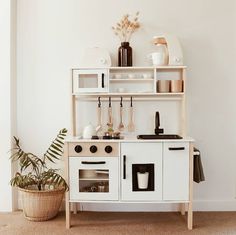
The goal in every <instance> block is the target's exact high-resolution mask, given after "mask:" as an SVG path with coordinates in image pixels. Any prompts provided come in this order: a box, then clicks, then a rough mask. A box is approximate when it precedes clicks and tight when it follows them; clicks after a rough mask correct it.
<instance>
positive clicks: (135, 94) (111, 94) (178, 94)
mask: <svg viewBox="0 0 236 235" xmlns="http://www.w3.org/2000/svg"><path fill="white" fill-rule="evenodd" d="M73 95H75V96H82V97H84V96H154V97H158V96H160V97H161V96H170V97H171V96H183V95H184V92H178V93H172V92H168V93H153V92H146V93H141V92H130V93H128V92H127V93H117V92H116V93H80V94H73Z"/></svg>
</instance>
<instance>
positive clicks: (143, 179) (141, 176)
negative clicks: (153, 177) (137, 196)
mask: <svg viewBox="0 0 236 235" xmlns="http://www.w3.org/2000/svg"><path fill="white" fill-rule="evenodd" d="M137 177H138V188H139V189H147V188H148V177H149V172H145V173H141V172H137Z"/></svg>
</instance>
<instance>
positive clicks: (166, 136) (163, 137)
mask: <svg viewBox="0 0 236 235" xmlns="http://www.w3.org/2000/svg"><path fill="white" fill-rule="evenodd" d="M137 138H138V139H142V140H153V139H159V140H169V139H183V137H181V136H179V135H171V134H162V135H138V136H137Z"/></svg>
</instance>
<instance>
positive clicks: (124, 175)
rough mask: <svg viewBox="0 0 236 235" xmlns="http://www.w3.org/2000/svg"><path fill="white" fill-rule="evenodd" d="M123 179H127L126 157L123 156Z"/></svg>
mask: <svg viewBox="0 0 236 235" xmlns="http://www.w3.org/2000/svg"><path fill="white" fill-rule="evenodd" d="M123 179H124V180H125V179H126V155H123Z"/></svg>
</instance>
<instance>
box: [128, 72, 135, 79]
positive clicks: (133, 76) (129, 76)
mask: <svg viewBox="0 0 236 235" xmlns="http://www.w3.org/2000/svg"><path fill="white" fill-rule="evenodd" d="M128 78H130V79H134V78H136V74H134V73H130V74H129V75H128Z"/></svg>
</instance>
